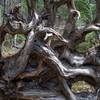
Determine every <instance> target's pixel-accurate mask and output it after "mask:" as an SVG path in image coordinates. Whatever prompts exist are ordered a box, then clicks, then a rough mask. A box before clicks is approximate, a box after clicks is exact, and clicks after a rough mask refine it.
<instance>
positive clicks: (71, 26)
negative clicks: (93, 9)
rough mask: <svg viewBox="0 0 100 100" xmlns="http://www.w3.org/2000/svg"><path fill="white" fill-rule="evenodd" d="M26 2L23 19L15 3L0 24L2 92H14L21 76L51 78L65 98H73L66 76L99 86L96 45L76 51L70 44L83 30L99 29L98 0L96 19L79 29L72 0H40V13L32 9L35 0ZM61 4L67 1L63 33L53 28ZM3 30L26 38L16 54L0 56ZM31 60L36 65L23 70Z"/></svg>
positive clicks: (99, 61) (39, 79)
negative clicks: (26, 8)
mask: <svg viewBox="0 0 100 100" xmlns="http://www.w3.org/2000/svg"><path fill="white" fill-rule="evenodd" d="M26 2H27V7H28V18H27V21H26V20H25V19H24V18H23V17H22V16H20V7H21V6H20V5H16V6H15V7H14V8H13V9H12V12H9V13H8V14H5V16H6V21H5V23H3V24H2V25H1V26H0V69H1V79H0V89H1V90H2V91H3V93H4V95H9V96H11V95H12V94H16V95H17V94H18V91H19V90H20V88H21V87H23V86H22V84H20V82H22V81H24V79H31V80H36V81H37V83H38V84H40V85H41V84H42V83H46V82H48V81H50V80H52V79H55V80H56V81H57V82H58V83H59V90H60V91H61V92H62V93H63V94H64V95H65V97H66V99H68V100H77V99H76V97H75V95H74V94H73V92H72V91H71V87H70V86H69V83H68V81H69V80H70V84H71V83H72V82H73V81H78V80H84V81H87V82H89V83H90V84H92V85H94V86H95V88H99V84H100V78H99V70H100V68H99V66H100V58H99V56H100V54H99V53H100V45H97V46H96V47H93V48H92V49H91V50H90V51H89V52H88V54H87V55H85V54H80V53H77V52H76V51H75V48H74V46H75V45H76V44H78V43H80V42H81V41H83V40H84V37H85V35H86V34H87V33H89V32H90V31H95V30H99V14H98V13H99V11H100V10H99V7H98V6H99V3H100V2H99V0H96V6H97V14H96V19H95V20H94V21H93V22H92V23H91V24H89V25H87V26H85V27H83V28H80V29H78V28H76V20H77V17H79V14H80V13H79V11H77V9H76V7H75V3H74V0H63V2H62V0H44V10H43V12H42V13H41V14H40V15H38V14H37V12H36V0H26ZM63 4H67V7H68V10H69V17H68V20H67V22H66V25H65V29H64V37H63V36H61V34H59V33H58V32H56V31H55V30H54V29H53V26H54V22H55V19H56V12H57V9H58V8H59V7H60V6H61V5H63ZM44 19H46V23H45V25H43V22H44ZM27 22H29V23H27ZM6 33H9V34H11V35H15V34H18V33H19V34H24V35H25V37H26V41H25V44H24V46H23V48H22V49H21V50H20V51H19V52H18V53H17V54H15V55H13V56H10V57H7V58H4V57H3V56H2V55H1V45H2V43H3V41H4V38H5V35H6ZM67 33H68V34H67ZM54 41H57V43H55V42H54ZM32 63H34V64H35V66H36V68H34V66H33V69H34V70H32V69H31V71H27V69H29V68H28V67H29V66H32ZM45 77H46V78H45Z"/></svg>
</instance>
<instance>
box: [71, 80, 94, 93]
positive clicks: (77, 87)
mask: <svg viewBox="0 0 100 100" xmlns="http://www.w3.org/2000/svg"><path fill="white" fill-rule="evenodd" d="M72 91H73V92H74V93H81V92H86V93H87V92H90V93H94V92H95V89H94V87H93V86H92V85H90V84H88V83H87V82H85V81H78V82H75V83H73V85H72Z"/></svg>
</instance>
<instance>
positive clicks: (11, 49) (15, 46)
mask: <svg viewBox="0 0 100 100" xmlns="http://www.w3.org/2000/svg"><path fill="white" fill-rule="evenodd" d="M24 44H25V37H24V36H23V35H15V36H11V35H9V34H7V35H6V37H5V41H4V42H3V44H2V56H3V57H8V56H12V55H14V54H16V53H17V52H18V51H19V50H20V49H21V48H22V47H23V46H24Z"/></svg>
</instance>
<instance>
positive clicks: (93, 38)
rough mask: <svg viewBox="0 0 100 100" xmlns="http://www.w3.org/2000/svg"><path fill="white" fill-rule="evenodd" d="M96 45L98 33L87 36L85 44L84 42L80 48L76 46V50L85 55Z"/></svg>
mask: <svg viewBox="0 0 100 100" xmlns="http://www.w3.org/2000/svg"><path fill="white" fill-rule="evenodd" d="M95 43H96V33H95V32H91V33H89V34H87V35H86V37H85V42H82V43H80V44H79V45H78V46H76V50H77V51H78V52H81V53H84V52H86V51H87V50H88V49H89V48H91V47H92V46H94V44H95Z"/></svg>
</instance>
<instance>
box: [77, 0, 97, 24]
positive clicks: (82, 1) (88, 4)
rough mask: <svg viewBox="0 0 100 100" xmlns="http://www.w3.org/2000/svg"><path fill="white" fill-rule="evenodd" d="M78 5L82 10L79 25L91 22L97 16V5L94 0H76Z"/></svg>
mask: <svg viewBox="0 0 100 100" xmlns="http://www.w3.org/2000/svg"><path fill="white" fill-rule="evenodd" d="M76 7H77V9H78V10H79V11H80V14H81V17H80V19H79V20H78V21H77V25H84V24H87V23H90V22H91V21H92V20H93V19H94V17H95V11H96V5H95V2H94V0H92V1H91V0H76Z"/></svg>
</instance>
